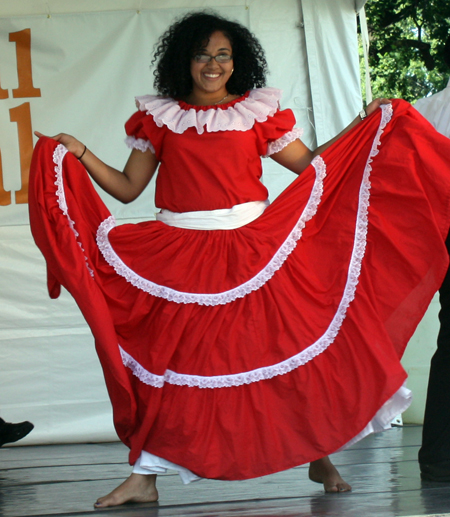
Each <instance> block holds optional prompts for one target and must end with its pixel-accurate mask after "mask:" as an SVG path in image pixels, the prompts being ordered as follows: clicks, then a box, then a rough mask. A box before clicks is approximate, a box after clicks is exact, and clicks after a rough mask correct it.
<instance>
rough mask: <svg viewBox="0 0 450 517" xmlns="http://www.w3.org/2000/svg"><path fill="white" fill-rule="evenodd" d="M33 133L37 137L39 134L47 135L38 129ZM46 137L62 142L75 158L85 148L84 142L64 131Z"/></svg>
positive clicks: (39, 136)
mask: <svg viewBox="0 0 450 517" xmlns="http://www.w3.org/2000/svg"><path fill="white" fill-rule="evenodd" d="M34 134H35V135H36V136H37V137H38V138H41V136H47V135H43V134H42V133H40V132H39V131H35V132H34ZM48 138H52V139H53V140H56V141H57V142H59V143H60V144H62V145H63V146H64V147H66V148H67V150H68V151H70V152H71V153H72V154H73V155H74V156H75V157H76V158H78V157H80V156H81V155H82V154H83V151H84V148H85V146H84V144H82V143H81V142H80V141H79V140H77V139H76V138H75V137H73V136H71V135H67V134H66V133H59V134H57V135H55V136H49V137H48Z"/></svg>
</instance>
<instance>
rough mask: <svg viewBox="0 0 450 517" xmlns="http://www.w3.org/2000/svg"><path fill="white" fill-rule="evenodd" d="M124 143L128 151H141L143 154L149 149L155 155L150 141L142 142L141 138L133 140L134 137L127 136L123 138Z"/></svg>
mask: <svg viewBox="0 0 450 517" xmlns="http://www.w3.org/2000/svg"><path fill="white" fill-rule="evenodd" d="M125 143H126V144H127V146H128V147H129V148H130V149H137V150H138V151H142V152H143V153H144V152H145V151H146V150H147V149H150V151H151V152H152V153H153V154H155V148H154V147H153V145H152V143H151V142H150V140H144V139H143V138H135V137H134V136H127V137H126V138H125Z"/></svg>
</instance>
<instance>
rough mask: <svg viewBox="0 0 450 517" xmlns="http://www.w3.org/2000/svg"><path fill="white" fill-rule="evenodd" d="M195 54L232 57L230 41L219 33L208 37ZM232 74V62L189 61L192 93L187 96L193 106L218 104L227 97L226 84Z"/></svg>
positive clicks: (213, 60) (212, 60)
mask: <svg viewBox="0 0 450 517" xmlns="http://www.w3.org/2000/svg"><path fill="white" fill-rule="evenodd" d="M196 54H205V55H208V56H214V57H215V56H218V55H223V54H226V55H229V56H231V55H232V48H231V43H230V40H229V39H228V38H227V37H226V36H225V35H224V34H223V33H222V32H219V31H216V32H213V33H212V34H211V36H210V37H209V41H208V45H207V46H206V47H204V48H201V49H199V50H198V51H197V52H196ZM232 73H233V60H232V59H231V60H230V61H229V62H228V63H218V62H217V61H216V60H215V59H211V60H210V61H209V63H199V62H197V61H196V60H195V59H192V60H191V76H192V85H193V86H192V93H191V95H190V96H189V99H190V101H191V102H192V103H193V104H199V105H202V104H203V105H211V104H215V103H217V102H219V101H220V100H221V99H223V97H225V96H226V95H227V93H228V92H227V88H226V84H227V82H228V79H229V78H230V77H231V74H232Z"/></svg>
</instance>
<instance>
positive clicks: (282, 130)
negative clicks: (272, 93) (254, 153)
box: [254, 109, 303, 157]
mask: <svg viewBox="0 0 450 517" xmlns="http://www.w3.org/2000/svg"><path fill="white" fill-rule="evenodd" d="M294 126H295V116H294V113H293V112H292V110H290V109H286V110H278V111H277V112H275V114H274V115H273V116H271V117H268V118H267V120H265V121H264V122H257V123H256V124H255V126H254V130H255V131H256V133H257V135H258V138H257V141H258V151H259V154H260V156H264V157H267V156H270V155H272V154H274V153H277V152H279V151H281V150H282V149H284V148H285V147H286V146H287V145H288V144H290V143H291V142H293V141H294V140H297V138H301V136H302V134H303V130H302V129H299V128H296V127H294Z"/></svg>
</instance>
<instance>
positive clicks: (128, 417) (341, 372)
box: [30, 101, 450, 479]
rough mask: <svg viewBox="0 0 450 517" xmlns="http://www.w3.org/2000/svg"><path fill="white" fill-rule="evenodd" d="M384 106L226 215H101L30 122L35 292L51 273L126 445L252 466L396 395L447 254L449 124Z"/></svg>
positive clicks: (321, 448)
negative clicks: (89, 337) (43, 264)
mask: <svg viewBox="0 0 450 517" xmlns="http://www.w3.org/2000/svg"><path fill="white" fill-rule="evenodd" d="M391 111H392V110H391V109H390V108H387V109H384V110H383V111H382V110H378V111H377V112H376V113H375V114H373V115H372V116H371V117H369V118H368V119H366V120H365V121H364V122H363V123H361V124H359V125H358V126H357V127H356V128H354V129H353V130H351V131H350V132H348V133H347V134H346V135H345V136H344V137H342V138H341V139H340V140H339V141H338V142H336V143H335V144H334V145H332V146H331V147H330V148H329V149H328V150H327V151H326V152H325V153H324V154H323V155H322V157H321V158H316V159H315V161H314V163H313V164H312V165H311V166H310V167H308V169H306V170H305V171H304V173H303V174H302V175H301V176H299V177H298V178H297V179H296V180H295V181H294V182H293V183H292V184H291V185H290V186H289V187H288V188H287V189H286V190H285V191H284V192H283V193H282V194H281V195H280V196H279V197H278V198H277V199H276V200H275V201H274V202H273V203H272V204H271V205H270V206H269V207H268V208H267V209H266V211H265V212H264V213H263V215H261V216H260V217H259V218H258V219H257V220H255V221H253V222H252V223H250V224H248V225H246V226H244V227H241V228H238V229H234V230H186V229H180V228H175V227H171V226H167V225H165V224H164V223H162V222H158V221H151V222H144V223H139V224H125V225H121V226H115V223H114V219H113V218H112V217H111V216H110V213H109V211H108V210H107V208H106V207H105V206H104V204H103V202H102V201H101V199H100V198H99V196H98V195H97V193H96V192H95V189H94V188H93V186H92V184H91V181H90V179H89V177H88V175H87V173H86V172H85V170H84V168H83V167H82V165H81V164H80V163H79V162H78V161H77V159H76V158H75V157H74V156H73V155H71V154H70V153H66V152H65V149H64V148H63V147H62V146H60V145H58V143H57V142H55V141H53V140H51V139H47V138H41V139H40V140H39V142H38V144H37V146H36V149H35V153H34V156H33V162H32V167H31V178H30V187H31V188H30V190H31V192H30V218H31V229H32V232H33V235H34V238H35V240H36V243H37V245H38V246H39V248H40V249H41V251H42V253H43V254H44V256H45V258H46V261H47V265H48V284H49V292H50V295H51V296H52V297H57V296H58V294H59V288H60V287H59V286H60V285H63V286H64V287H65V288H66V289H68V290H69V291H70V293H71V294H72V295H73V296H74V298H75V300H76V302H77V303H78V305H79V307H80V309H81V310H82V312H83V314H84V316H85V318H86V320H87V322H88V324H89V325H90V327H91V330H92V333H93V335H94V337H95V340H96V347H97V351H98V355H99V357H100V361H101V364H102V367H103V370H104V375H105V379H106V383H107V387H108V391H109V394H110V397H111V401H112V405H113V410H114V422H115V426H116V429H117V432H118V435H119V437H120V438H121V440H122V441H123V442H124V443H125V444H126V445H127V446H129V447H130V449H131V451H130V462H131V463H134V462H135V461H136V459H137V458H138V456H139V454H140V452H141V451H142V450H144V451H147V452H149V453H152V454H154V455H157V456H159V457H162V458H165V459H166V460H169V461H171V462H173V463H175V464H178V465H181V466H183V467H186V468H187V469H189V470H191V471H192V472H194V473H195V474H197V475H198V476H201V477H207V478H217V479H245V478H251V477H256V476H261V475H265V474H269V473H273V472H276V471H280V470H284V469H287V468H290V467H293V466H296V465H300V464H303V463H306V462H309V461H312V460H316V459H318V458H320V457H322V456H324V455H327V454H329V453H332V452H334V451H336V450H337V449H339V448H341V447H342V446H344V445H345V444H346V443H348V442H350V441H352V440H353V439H354V438H355V436H357V435H359V434H360V433H362V432H363V431H364V429H368V428H370V422H371V421H373V419H374V417H375V416H376V415H377V414H378V415H379V414H380V409H383V408H384V410H385V413H384V415H385V418H391V417H393V416H395V414H396V412H397V411H398V410H402V409H404V407H405V405H406V404H403V407H402V404H401V403H400V405H398V406H395V404H392V400H394V399H393V397H394V395H395V394H396V393H397V392H398V391H399V390H400V389H401V387H402V385H403V383H404V381H405V378H406V374H405V372H404V370H403V368H402V367H401V364H400V357H401V355H402V353H403V350H404V348H405V346H406V344H407V342H408V340H409V338H410V337H411V335H412V333H413V332H414V329H415V328H416V326H417V324H418V322H419V321H420V319H421V317H422V315H423V314H424V312H425V310H426V308H427V306H428V304H429V302H430V300H431V298H432V296H433V294H434V293H435V291H436V290H437V289H438V288H439V286H440V284H441V282H442V280H443V277H444V275H445V272H446V269H447V265H448V257H447V251H446V247H445V244H444V241H445V238H446V236H447V233H448V229H449V225H450V214H449V198H450V163H449V156H450V141H449V140H448V139H446V138H445V137H443V136H441V135H439V134H438V133H436V132H435V131H434V130H433V128H432V127H431V126H430V125H429V124H428V123H427V122H426V121H425V120H424V119H423V118H422V117H421V116H420V115H419V114H418V113H417V112H416V111H415V110H414V109H413V108H412V107H411V106H409V105H408V104H407V103H405V102H403V101H394V103H393V113H391Z"/></svg>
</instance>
